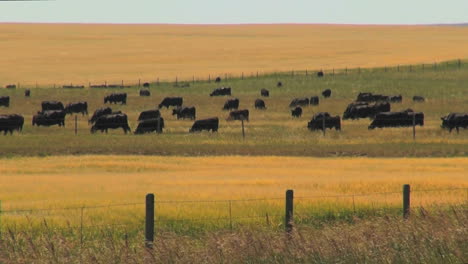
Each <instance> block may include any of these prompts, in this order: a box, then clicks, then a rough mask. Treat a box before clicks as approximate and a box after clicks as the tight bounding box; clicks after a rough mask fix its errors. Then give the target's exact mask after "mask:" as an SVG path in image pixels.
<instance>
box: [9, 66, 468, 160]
mask: <svg viewBox="0 0 468 264" xmlns="http://www.w3.org/2000/svg"><path fill="white" fill-rule="evenodd" d="M450 63H451V64H449V65H448V66H447V65H446V64H445V63H444V64H442V65H439V66H438V68H437V69H436V70H434V69H427V68H426V69H425V70H424V71H422V68H421V66H420V65H419V66H418V67H419V68H413V70H412V72H409V67H408V66H405V67H401V69H400V72H398V71H397V69H395V68H393V69H388V71H387V72H385V70H384V69H373V70H369V71H361V73H358V72H357V71H354V72H348V74H336V75H334V76H333V75H332V74H326V76H325V77H324V78H317V77H316V76H315V75H312V76H311V74H309V75H308V76H305V74H304V73H301V75H298V74H296V75H295V76H287V75H269V76H261V77H259V78H258V79H257V78H255V77H254V78H248V79H244V80H241V79H229V80H228V81H225V82H222V83H221V84H215V83H214V82H211V83H208V82H196V83H195V84H193V83H192V84H191V85H190V87H185V88H182V87H174V86H173V84H172V83H160V85H156V84H154V85H153V86H152V87H151V88H150V90H151V92H152V96H150V97H140V96H139V95H138V91H139V89H138V87H132V88H124V89H89V88H85V89H74V90H71V89H61V88H56V89H54V88H44V89H33V90H32V96H31V97H30V98H25V97H24V95H23V92H24V90H23V89H22V88H20V89H16V90H10V89H3V90H1V91H0V95H10V96H11V106H10V108H3V107H2V108H0V114H3V113H20V114H23V115H24V116H25V127H24V130H23V132H22V133H20V134H14V135H13V136H6V137H4V136H0V144H1V145H2V149H1V151H0V155H1V156H18V155H19V156H22V155H26V156H31V155H32V156H36V155H41V156H45V155H57V154H59V155H68V154H86V153H89V154H124V155H125V154H146V155H152V154H154V155H179V156H185V155H190V156H199V155H278V156H284V155H286V156H318V157H323V156H328V157H334V156H373V157H402V156H416V157H432V156H439V157H449V156H466V155H467V153H468V133H467V132H466V130H463V129H462V130H461V132H460V134H457V133H451V134H450V133H448V131H447V130H443V129H441V128H440V125H441V121H440V117H441V116H445V115H447V114H448V113H449V112H466V110H467V109H466V105H467V104H468V93H467V91H468V66H466V65H468V64H466V62H463V63H462V66H461V68H458V66H457V63H456V62H453V61H452V62H450ZM279 80H281V81H282V82H283V83H284V86H283V87H276V83H277V81H279ZM221 85H224V86H231V87H232V90H233V96H235V97H238V98H239V99H240V108H241V109H243V108H247V109H249V110H250V122H246V139H245V140H242V135H241V125H240V122H239V121H235V122H227V121H225V120H224V119H225V118H226V117H227V116H228V112H227V111H222V110H221V108H222V105H223V103H224V101H225V100H226V97H218V98H215V97H209V96H208V95H209V93H210V92H211V91H212V90H213V89H214V88H216V87H219V86H221ZM261 88H267V89H269V90H270V94H271V95H270V97H269V98H264V100H265V102H266V105H267V110H265V111H262V110H255V109H254V107H253V103H254V100H255V99H256V98H259V97H260V89H261ZM326 88H329V89H331V90H332V91H333V94H332V97H331V98H329V99H323V97H321V99H320V100H321V101H320V105H319V106H313V107H312V106H309V107H306V108H305V109H304V114H303V116H302V117H301V118H299V119H293V118H291V114H290V110H289V108H288V105H289V102H290V101H291V100H292V99H293V98H295V97H304V96H306V97H310V96H313V95H320V93H321V91H322V90H324V89H326ZM111 92H127V93H128V95H129V99H128V104H127V105H112V108H113V109H114V110H122V111H123V112H124V113H126V114H127V115H128V116H129V123H130V126H131V128H132V129H133V130H134V129H135V128H136V126H137V122H136V120H137V117H138V114H139V113H140V112H141V111H143V110H148V109H154V108H155V107H156V105H157V104H159V102H160V101H161V100H162V98H164V97H165V96H182V97H183V98H184V100H185V101H184V105H188V106H190V105H194V106H196V107H197V118H199V119H201V118H207V117H211V116H217V117H219V118H220V120H221V121H220V129H219V132H218V133H214V134H212V133H206V132H203V133H199V134H189V133H188V130H189V128H190V127H191V126H192V123H193V122H192V121H190V120H177V119H176V118H175V117H174V116H172V115H171V110H162V115H163V117H164V118H165V121H166V129H165V131H164V133H163V134H162V135H155V134H148V135H143V136H135V135H124V134H123V132H122V130H116V131H110V132H109V134H108V135H106V134H100V133H97V134H91V133H90V131H89V130H90V126H89V125H88V123H87V120H88V118H89V117H86V116H84V117H82V116H81V115H79V116H78V135H77V136H75V135H74V117H73V116H68V117H67V120H66V127H65V128H60V127H57V126H53V127H32V126H31V119H32V115H33V114H34V113H36V111H38V110H40V104H41V101H43V100H59V101H62V102H63V103H65V104H66V103H69V102H74V101H87V102H88V105H89V110H90V112H91V113H92V112H93V111H94V110H95V109H96V108H98V107H102V106H104V104H103V97H104V96H105V95H106V94H109V93H111ZM359 92H374V93H383V94H387V95H396V94H401V95H403V98H404V99H403V103H401V104H400V103H396V104H392V110H394V111H399V110H403V109H407V108H412V109H414V110H415V111H422V112H424V114H425V126H424V127H417V128H416V141H413V138H412V129H411V128H392V129H376V130H368V129H367V127H368V125H369V124H370V120H369V119H360V120H355V121H352V120H344V121H343V124H342V131H341V132H337V131H334V130H333V131H330V130H328V131H327V134H326V135H325V136H323V135H322V133H321V132H310V131H308V129H307V122H308V121H309V120H310V119H311V117H312V115H313V113H316V112H319V111H327V112H329V113H330V114H332V115H340V116H341V115H342V114H343V111H344V110H345V108H346V106H347V105H348V104H349V103H350V102H352V101H353V100H355V98H356V96H357V94H358V93H359ZM413 95H422V96H424V97H426V99H427V102H425V103H414V102H412V100H411V98H412V96H413Z"/></svg>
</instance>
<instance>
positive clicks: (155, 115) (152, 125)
mask: <svg viewBox="0 0 468 264" xmlns="http://www.w3.org/2000/svg"><path fill="white" fill-rule="evenodd" d="M163 128H164V118H162V117H161V113H160V112H159V110H147V111H143V112H141V113H140V115H139V116H138V127H137V129H136V130H135V132H134V134H144V133H151V132H156V133H162V132H163Z"/></svg>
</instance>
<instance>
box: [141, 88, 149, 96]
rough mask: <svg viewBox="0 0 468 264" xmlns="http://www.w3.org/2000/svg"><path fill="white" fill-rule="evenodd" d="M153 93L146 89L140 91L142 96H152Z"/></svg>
mask: <svg viewBox="0 0 468 264" xmlns="http://www.w3.org/2000/svg"><path fill="white" fill-rule="evenodd" d="M150 95H151V93H150V91H149V90H144V89H141V90H140V96H150Z"/></svg>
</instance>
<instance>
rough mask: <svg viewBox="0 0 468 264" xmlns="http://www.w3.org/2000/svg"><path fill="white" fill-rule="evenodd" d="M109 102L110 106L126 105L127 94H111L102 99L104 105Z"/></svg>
mask: <svg viewBox="0 0 468 264" xmlns="http://www.w3.org/2000/svg"><path fill="white" fill-rule="evenodd" d="M107 102H109V103H110V104H112V103H114V104H117V103H121V104H127V93H112V94H110V95H107V96H105V97H104V103H105V104H106V103H107Z"/></svg>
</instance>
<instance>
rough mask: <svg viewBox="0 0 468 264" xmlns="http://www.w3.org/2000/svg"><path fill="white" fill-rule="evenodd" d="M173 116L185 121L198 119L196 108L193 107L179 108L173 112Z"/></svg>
mask: <svg viewBox="0 0 468 264" xmlns="http://www.w3.org/2000/svg"><path fill="white" fill-rule="evenodd" d="M172 115H177V119H181V118H182V119H185V118H190V119H191V120H195V118H196V109H195V107H194V106H192V107H179V108H176V109H173V110H172Z"/></svg>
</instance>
